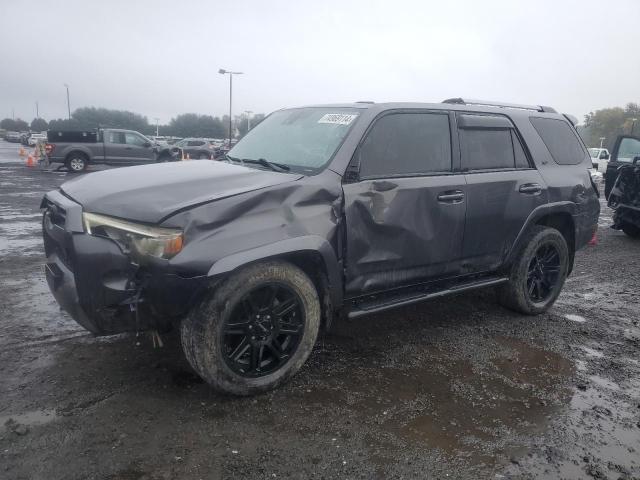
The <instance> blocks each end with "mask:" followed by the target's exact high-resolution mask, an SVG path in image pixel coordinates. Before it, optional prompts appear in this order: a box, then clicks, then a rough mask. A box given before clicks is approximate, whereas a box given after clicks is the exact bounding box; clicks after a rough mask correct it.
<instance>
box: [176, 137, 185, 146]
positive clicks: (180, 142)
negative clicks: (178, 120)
mask: <svg viewBox="0 0 640 480" xmlns="http://www.w3.org/2000/svg"><path fill="white" fill-rule="evenodd" d="M187 140H188V138H184V139H182V140H180V141H179V142H176V143H174V144H173V146H174V147H184V146H185V145H186V144H187Z"/></svg>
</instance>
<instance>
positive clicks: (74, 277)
mask: <svg viewBox="0 0 640 480" xmlns="http://www.w3.org/2000/svg"><path fill="white" fill-rule="evenodd" d="M41 207H42V208H43V209H44V216H43V221H42V230H43V237H44V246H45V254H46V256H47V262H46V265H45V275H46V279H47V283H48V285H49V288H50V290H51V293H52V294H53V296H54V297H55V299H56V301H57V302H58V304H59V305H60V307H61V308H62V309H64V310H65V311H66V312H67V313H68V314H69V315H71V317H73V319H74V320H75V321H76V322H78V323H79V324H80V325H82V326H83V327H84V328H86V329H87V330H89V331H90V332H93V333H95V334H96V335H109V334H114V333H121V332H131V331H142V330H149V329H155V330H160V331H164V330H168V329H169V328H170V327H171V325H172V323H174V322H175V321H177V320H179V319H180V318H181V317H182V316H184V315H185V314H186V312H187V311H188V310H189V307H190V306H191V304H192V301H193V299H194V298H195V296H196V295H197V294H198V292H199V291H200V289H201V287H202V286H203V285H204V284H205V278H206V277H201V276H196V277H191V278H185V277H183V276H181V275H178V274H176V273H172V272H170V271H166V270H164V269H162V268H160V267H157V266H155V267H153V266H149V267H144V268H143V267H139V266H138V265H135V264H133V263H132V262H131V260H130V258H129V257H128V256H127V255H125V254H124V253H123V252H122V251H121V249H120V247H119V246H118V245H117V244H116V243H115V242H113V241H112V240H110V239H108V238H102V237H96V236H92V235H88V234H86V233H85V232H84V228H83V226H82V207H81V206H80V205H79V204H77V203H75V202H74V201H72V200H70V199H69V198H67V197H65V196H63V195H62V194H61V193H59V192H50V193H48V194H47V195H46V196H45V198H44V199H43V202H42V205H41Z"/></svg>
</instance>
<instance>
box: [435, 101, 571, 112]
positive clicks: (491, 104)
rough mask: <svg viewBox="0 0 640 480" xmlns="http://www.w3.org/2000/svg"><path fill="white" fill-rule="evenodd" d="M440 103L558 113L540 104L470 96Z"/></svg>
mask: <svg viewBox="0 0 640 480" xmlns="http://www.w3.org/2000/svg"><path fill="white" fill-rule="evenodd" d="M442 103H452V104H455V105H479V106H483V107H500V108H517V109H519V110H533V111H534V112H546V113H558V112H557V111H556V110H555V109H554V108H551V107H545V106H542V105H520V104H518V103H503V102H490V101H488V100H472V99H470V98H447V99H446V100H443V101H442Z"/></svg>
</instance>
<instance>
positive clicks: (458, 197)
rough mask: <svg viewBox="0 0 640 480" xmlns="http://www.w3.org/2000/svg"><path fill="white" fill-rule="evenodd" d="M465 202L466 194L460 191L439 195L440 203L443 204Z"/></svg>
mask: <svg viewBox="0 0 640 480" xmlns="http://www.w3.org/2000/svg"><path fill="white" fill-rule="evenodd" d="M463 200H464V193H462V192H461V191H460V190H448V191H446V192H442V193H441V194H439V195H438V201H439V202H441V203H460V202H462V201H463Z"/></svg>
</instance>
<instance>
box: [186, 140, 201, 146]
mask: <svg viewBox="0 0 640 480" xmlns="http://www.w3.org/2000/svg"><path fill="white" fill-rule="evenodd" d="M202 145H204V142H203V141H202V140H189V141H188V142H187V147H201V146H202Z"/></svg>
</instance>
